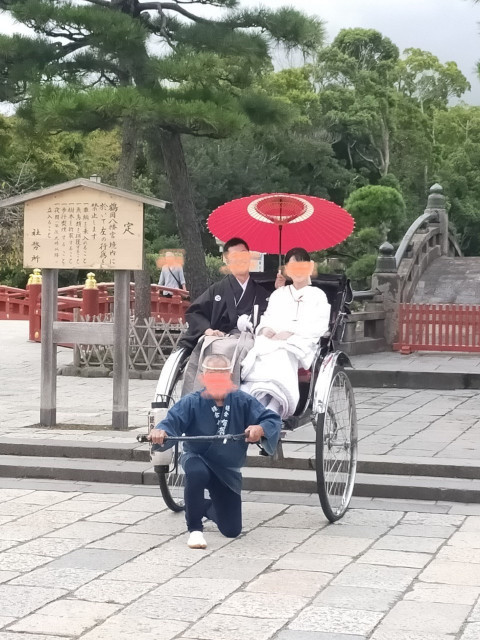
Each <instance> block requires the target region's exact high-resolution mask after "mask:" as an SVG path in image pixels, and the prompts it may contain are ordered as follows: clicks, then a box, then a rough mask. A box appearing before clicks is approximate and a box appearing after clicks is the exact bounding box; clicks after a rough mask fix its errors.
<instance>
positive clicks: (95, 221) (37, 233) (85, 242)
mask: <svg viewBox="0 0 480 640" xmlns="http://www.w3.org/2000/svg"><path fill="white" fill-rule="evenodd" d="M23 264H24V266H25V267H41V268H43V269H109V270H118V269H125V270H139V269H142V268H143V203H142V202H136V201H134V200H131V199H128V198H125V197H123V196H120V195H117V194H114V193H108V192H101V191H98V190H97V189H90V188H88V187H82V186H80V187H74V188H72V189H68V190H64V191H59V192H57V193H53V194H50V195H45V196H43V197H39V198H36V199H34V200H29V201H27V202H25V214H24V260H23Z"/></svg>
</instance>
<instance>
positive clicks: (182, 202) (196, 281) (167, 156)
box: [149, 129, 208, 300]
mask: <svg viewBox="0 0 480 640" xmlns="http://www.w3.org/2000/svg"><path fill="white" fill-rule="evenodd" d="M149 139H150V144H151V145H152V147H153V149H152V151H153V153H154V155H158V153H159V151H161V153H162V156H163V161H164V166H165V171H166V173H167V178H168V182H169V184H170V190H171V195H172V200H173V208H174V210H175V215H176V219H177V227H178V234H179V236H180V240H181V242H182V245H183V248H184V249H185V278H186V281H187V289H188V290H189V291H190V298H191V299H192V300H193V299H195V298H196V297H197V296H199V295H200V294H201V293H203V292H204V291H205V289H206V288H207V286H208V275H207V267H206V264H205V252H204V250H203V246H202V237H201V235H200V225H199V222H198V219H197V215H196V210H195V204H194V202H193V195H192V189H191V186H190V180H189V177H188V171H187V164H186V161H185V154H184V151H183V146H182V140H181V138H180V134H179V133H175V132H171V131H164V130H161V129H156V130H154V131H152V132H151V135H150V136H149Z"/></svg>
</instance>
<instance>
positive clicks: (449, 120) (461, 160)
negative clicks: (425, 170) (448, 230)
mask: <svg viewBox="0 0 480 640" xmlns="http://www.w3.org/2000/svg"><path fill="white" fill-rule="evenodd" d="M434 131H435V147H436V156H437V163H438V164H437V174H438V179H439V181H440V182H441V184H442V186H443V188H444V190H445V194H446V195H447V198H448V201H449V204H450V212H449V215H450V220H451V222H452V223H453V224H454V226H455V228H456V230H457V232H458V234H459V240H460V246H461V247H462V249H463V251H464V252H465V254H466V255H480V176H479V172H478V166H479V162H480V107H470V106H466V105H458V106H455V107H452V108H451V109H449V110H446V111H438V112H437V113H436V114H435V119H434Z"/></svg>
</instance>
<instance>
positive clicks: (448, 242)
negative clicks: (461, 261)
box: [377, 184, 462, 302]
mask: <svg viewBox="0 0 480 640" xmlns="http://www.w3.org/2000/svg"><path fill="white" fill-rule="evenodd" d="M455 255H458V256H461V255H462V252H461V249H460V247H459V245H458V242H457V239H456V237H455V234H454V232H453V231H452V230H451V229H450V227H449V224H448V214H447V211H446V208H445V196H444V195H443V189H442V187H441V186H440V185H439V184H434V185H433V186H432V187H431V188H430V195H429V196H428V201H427V208H426V209H425V212H424V213H423V214H422V215H421V216H419V217H418V218H417V219H416V220H415V221H414V222H412V224H411V225H410V227H409V228H408V230H407V232H406V233H405V235H404V237H403V239H402V241H401V243H400V245H399V247H398V249H397V251H396V253H395V266H396V270H397V273H398V277H399V292H398V294H399V300H398V302H410V300H411V299H412V296H413V293H414V291H415V288H416V286H417V284H418V281H419V280H420V278H421V277H422V275H423V273H424V272H425V270H426V269H427V267H428V266H429V265H430V264H431V263H432V262H433V261H434V260H436V259H437V258H439V257H440V256H455ZM377 270H378V267H377Z"/></svg>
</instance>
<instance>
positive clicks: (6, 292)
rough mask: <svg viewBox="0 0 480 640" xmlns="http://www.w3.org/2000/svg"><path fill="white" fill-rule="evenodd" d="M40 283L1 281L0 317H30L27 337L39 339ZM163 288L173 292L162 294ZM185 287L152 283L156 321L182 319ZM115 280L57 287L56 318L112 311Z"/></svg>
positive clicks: (132, 301) (132, 297)
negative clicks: (16, 284) (22, 284)
mask: <svg viewBox="0 0 480 640" xmlns="http://www.w3.org/2000/svg"><path fill="white" fill-rule="evenodd" d="M41 290H42V285H41V284H29V285H27V288H26V289H16V288H14V287H7V286H3V285H0V320H29V339H30V340H35V341H37V342H39V341H40V333H41V315H42V307H41V304H42V296H41ZM163 292H168V293H170V294H172V295H170V296H165V295H163ZM187 297H188V291H183V290H180V289H170V288H168V287H159V286H158V285H156V284H152V285H151V317H153V318H155V320H156V321H158V322H173V323H175V322H180V321H182V322H184V321H185V312H186V311H187V309H188V307H189V305H190V303H189V302H188V300H187ZM113 300H114V283H112V282H102V283H99V284H97V286H96V288H86V287H84V286H83V285H76V286H72V287H63V288H60V289H59V290H58V320H61V321H64V322H69V321H70V322H71V321H73V316H74V310H75V309H80V314H81V315H82V316H83V317H85V318H88V317H92V316H98V315H105V314H108V313H113ZM134 309H135V287H134V285H133V284H131V285H130V310H131V312H132V313H133V311H134Z"/></svg>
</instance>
